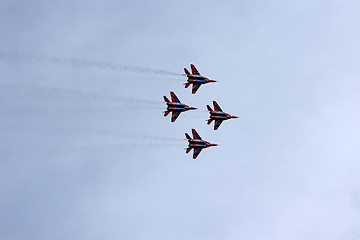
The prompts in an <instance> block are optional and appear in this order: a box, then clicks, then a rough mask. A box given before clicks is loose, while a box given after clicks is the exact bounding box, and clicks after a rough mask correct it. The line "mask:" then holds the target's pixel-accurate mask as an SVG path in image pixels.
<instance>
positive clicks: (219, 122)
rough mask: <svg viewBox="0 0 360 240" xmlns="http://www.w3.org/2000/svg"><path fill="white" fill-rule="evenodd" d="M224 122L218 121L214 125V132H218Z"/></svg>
mask: <svg viewBox="0 0 360 240" xmlns="http://www.w3.org/2000/svg"><path fill="white" fill-rule="evenodd" d="M222 122H223V120H219V119H216V120H215V123H214V130H217V129H218V128H219V127H220V124H221V123H222Z"/></svg>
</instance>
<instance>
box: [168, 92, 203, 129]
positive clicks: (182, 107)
mask: <svg viewBox="0 0 360 240" xmlns="http://www.w3.org/2000/svg"><path fill="white" fill-rule="evenodd" d="M170 95H171V101H170V100H169V99H168V98H167V97H166V96H164V100H165V102H166V104H167V109H166V111H165V112H164V116H165V117H166V116H167V115H168V114H169V113H170V112H172V117H171V122H175V120H176V119H177V117H178V116H179V115H180V113H181V112H185V111H188V110H194V109H197V108H196V107H189V106H188V105H186V104H183V103H181V102H180V100H179V99H178V98H177V97H176V95H175V93H174V92H170Z"/></svg>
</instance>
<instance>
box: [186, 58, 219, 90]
mask: <svg viewBox="0 0 360 240" xmlns="http://www.w3.org/2000/svg"><path fill="white" fill-rule="evenodd" d="M184 71H185V73H186V76H187V78H188V79H187V83H184V85H185V88H187V87H189V86H190V84H192V85H193V86H192V94H195V93H196V91H197V90H198V89H199V87H200V85H201V84H205V83H209V82H216V81H215V80H211V79H208V78H206V77H204V76H201V75H200V73H199V71H198V70H197V69H196V67H195V66H194V65H193V64H191V71H192V73H190V72H189V71H188V70H187V69H186V68H184Z"/></svg>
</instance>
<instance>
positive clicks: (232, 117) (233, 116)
mask: <svg viewBox="0 0 360 240" xmlns="http://www.w3.org/2000/svg"><path fill="white" fill-rule="evenodd" d="M231 118H239V117H238V116H231Z"/></svg>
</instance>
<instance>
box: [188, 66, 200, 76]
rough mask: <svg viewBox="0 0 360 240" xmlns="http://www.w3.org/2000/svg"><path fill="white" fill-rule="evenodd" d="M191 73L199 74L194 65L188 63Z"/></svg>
mask: <svg viewBox="0 0 360 240" xmlns="http://www.w3.org/2000/svg"><path fill="white" fill-rule="evenodd" d="M190 66H191V71H192V74H194V75H200V73H199V71H198V70H197V69H196V67H195V66H194V65H193V64H190Z"/></svg>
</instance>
